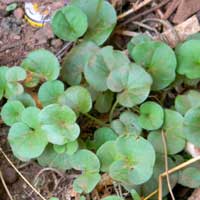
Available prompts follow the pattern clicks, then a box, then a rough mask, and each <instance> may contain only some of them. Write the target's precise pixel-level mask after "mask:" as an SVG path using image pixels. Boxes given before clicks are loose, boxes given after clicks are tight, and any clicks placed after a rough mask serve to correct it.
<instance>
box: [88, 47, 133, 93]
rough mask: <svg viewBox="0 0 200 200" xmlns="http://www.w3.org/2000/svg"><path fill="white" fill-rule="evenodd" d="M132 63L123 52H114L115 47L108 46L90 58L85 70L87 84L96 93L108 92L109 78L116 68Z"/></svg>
mask: <svg viewBox="0 0 200 200" xmlns="http://www.w3.org/2000/svg"><path fill="white" fill-rule="evenodd" d="M129 63H130V61H129V59H128V58H127V56H126V55H124V54H123V53H122V52H119V51H116V50H113V47H111V46H106V47H103V48H102V49H100V50H99V51H96V52H94V53H93V55H91V56H90V59H89V62H88V64H87V65H86V66H85V68H84V75H85V78H86V80H87V82H88V83H89V84H90V86H92V88H93V89H95V90H96V91H100V92H103V91H106V90H107V89H108V86H107V78H108V76H109V74H110V72H111V71H112V70H113V69H114V68H119V67H121V66H125V65H127V64H129Z"/></svg>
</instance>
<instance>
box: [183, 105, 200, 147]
mask: <svg viewBox="0 0 200 200" xmlns="http://www.w3.org/2000/svg"><path fill="white" fill-rule="evenodd" d="M199 120H200V107H198V108H192V109H190V110H189V111H188V112H187V113H186V114H185V117H184V122H183V132H184V134H185V137H186V139H187V140H188V141H189V142H191V143H192V144H194V145H195V146H197V147H200V137H199V136H200V129H199Z"/></svg>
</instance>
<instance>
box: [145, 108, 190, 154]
mask: <svg viewBox="0 0 200 200" xmlns="http://www.w3.org/2000/svg"><path fill="white" fill-rule="evenodd" d="M163 131H164V134H165V135H166V143H167V151H168V152H167V153H168V154H176V153H178V152H180V151H182V150H183V149H184V147H185V144H186V141H185V136H184V134H183V117H182V116H181V114H179V113H178V112H176V111H173V110H169V109H166V110H165V119H164V124H163ZM148 140H149V141H150V142H151V143H152V144H153V146H154V148H155V150H156V151H157V152H160V153H164V149H163V145H161V144H162V133H161V130H160V131H152V132H151V133H150V134H149V135H148Z"/></svg>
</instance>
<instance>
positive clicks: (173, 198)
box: [159, 130, 175, 200]
mask: <svg viewBox="0 0 200 200" xmlns="http://www.w3.org/2000/svg"><path fill="white" fill-rule="evenodd" d="M162 142H163V148H164V156H165V171H166V179H167V186H168V189H169V193H170V195H171V197H172V200H175V197H174V194H173V192H172V187H171V184H170V179H169V173H168V170H169V169H168V157H167V143H166V135H165V132H164V131H163V130H162ZM159 178H160V177H159ZM161 179H162V177H161ZM160 187H161V188H162V185H161V186H160ZM161 188H159V191H160V190H161ZM159 194H160V195H161V200H162V192H159Z"/></svg>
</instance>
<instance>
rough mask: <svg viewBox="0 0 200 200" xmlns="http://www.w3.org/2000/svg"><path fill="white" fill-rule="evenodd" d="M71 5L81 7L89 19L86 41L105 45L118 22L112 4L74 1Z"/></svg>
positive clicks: (95, 0)
mask: <svg viewBox="0 0 200 200" xmlns="http://www.w3.org/2000/svg"><path fill="white" fill-rule="evenodd" d="M70 5H74V6H77V7H79V8H80V9H81V10H82V11H83V12H84V13H85V14H86V15H87V18H88V30H87V32H86V34H85V37H84V40H86V41H93V42H95V43H96V44H97V45H101V44H103V43H104V42H105V41H106V40H107V38H108V37H109V36H110V34H111V32H112V31H113V29H114V27H115V24H116V22H117V16H116V11H115V9H114V8H113V7H112V5H111V4H110V3H108V2H107V1H104V0H103V1H102V0H92V1H91V0H72V1H71V4H70Z"/></svg>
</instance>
